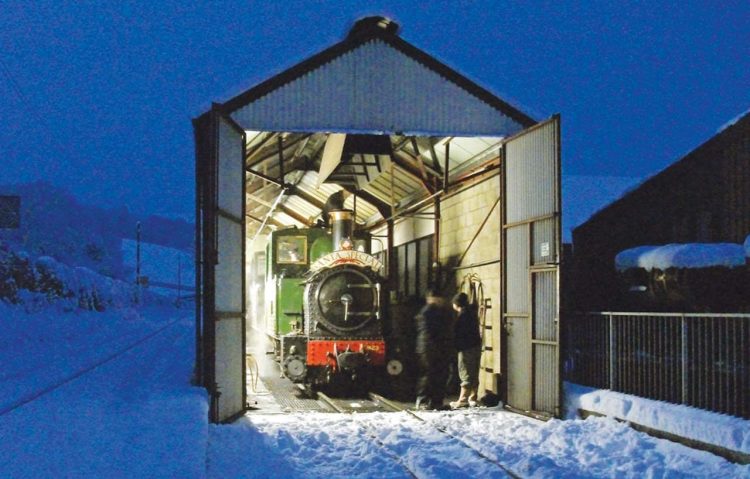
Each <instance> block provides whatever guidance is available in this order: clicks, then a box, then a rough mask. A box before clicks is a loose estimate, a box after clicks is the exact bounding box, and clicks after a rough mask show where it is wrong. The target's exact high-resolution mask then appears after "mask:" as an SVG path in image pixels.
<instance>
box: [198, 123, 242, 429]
mask: <svg viewBox="0 0 750 479" xmlns="http://www.w3.org/2000/svg"><path fill="white" fill-rule="evenodd" d="M218 132H219V139H218V140H219V141H218V145H219V149H218V155H219V158H218V169H219V171H218V175H217V182H218V195H217V209H216V211H215V212H214V214H215V217H216V223H217V241H216V259H215V260H216V264H215V267H214V268H215V269H214V275H215V276H214V285H215V292H214V294H215V302H214V308H213V309H214V314H213V315H212V319H213V323H214V324H213V327H214V328H215V334H214V338H215V344H214V355H215V357H214V361H215V362H214V374H215V376H214V380H215V382H216V388H217V389H218V392H219V393H220V395H219V396H218V399H215V401H216V404H217V410H216V411H214V412H213V414H216V415H217V416H216V417H214V418H213V420H215V421H223V420H225V419H227V418H229V417H231V416H233V415H234V414H237V413H238V412H240V411H242V410H243V409H244V407H245V397H244V395H245V374H244V373H245V370H244V367H245V366H244V363H245V362H244V297H245V296H244V289H245V288H244V284H245V277H244V274H243V271H244V269H243V268H244V263H245V257H244V236H245V235H244V228H245V226H244V218H243V216H244V191H243V188H244V187H243V184H244V178H245V167H244V158H243V148H242V144H243V135H242V134H241V133H240V132H238V131H236V130H234V129H233V128H232V127H231V126H230V125H229V124H228V123H226V122H225V121H224V120H219V129H218ZM207 327H210V325H207ZM210 386H211V385H209V387H210Z"/></svg>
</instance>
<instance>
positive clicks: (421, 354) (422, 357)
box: [414, 290, 453, 409]
mask: <svg viewBox="0 0 750 479" xmlns="http://www.w3.org/2000/svg"><path fill="white" fill-rule="evenodd" d="M425 303H426V304H425V305H424V307H423V308H422V309H421V310H420V311H419V313H418V314H417V316H416V317H415V318H414V319H415V321H416V344H415V348H414V352H415V353H416V356H417V366H418V370H419V376H418V379H417V404H416V407H417V409H444V408H445V406H444V405H443V399H444V398H445V383H446V380H447V378H448V362H449V353H448V351H449V348H450V347H451V337H452V328H453V324H452V323H453V318H452V316H453V315H452V313H451V311H450V309H448V307H447V304H446V301H445V299H444V298H443V297H442V296H440V293H438V292H437V291H435V290H430V291H428V292H427V295H426V297H425Z"/></svg>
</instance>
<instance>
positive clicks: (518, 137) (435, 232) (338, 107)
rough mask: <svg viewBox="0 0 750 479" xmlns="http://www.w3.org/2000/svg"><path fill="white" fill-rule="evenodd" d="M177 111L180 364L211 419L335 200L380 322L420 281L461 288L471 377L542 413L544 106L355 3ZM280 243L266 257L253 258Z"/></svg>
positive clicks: (550, 149) (236, 399)
mask: <svg viewBox="0 0 750 479" xmlns="http://www.w3.org/2000/svg"><path fill="white" fill-rule="evenodd" d="M193 126H194V133H195V145H196V180H197V184H196V188H197V194H196V221H197V236H196V257H197V261H196V264H197V274H196V308H197V309H196V367H195V379H196V382H197V383H198V384H199V385H201V386H203V387H205V388H206V389H207V390H208V392H209V396H210V408H209V415H210V420H211V421H213V422H224V421H230V420H232V419H233V418H235V417H237V416H238V415H239V414H242V413H243V412H244V411H245V409H246V407H247V387H246V382H247V379H246V378H247V373H248V371H247V368H248V366H247V361H246V352H247V350H248V347H249V345H250V344H251V343H252V342H254V341H256V340H257V339H258V337H259V336H263V335H264V334H265V331H266V330H267V328H266V326H267V324H268V322H269V321H274V322H275V324H277V325H278V324H280V323H283V324H284V325H292V326H293V325H294V321H295V319H298V317H299V316H300V315H301V314H302V312H300V311H297V309H298V307H297V306H295V305H293V304H292V303H293V301H291V300H290V299H289V298H292V297H293V296H294V295H295V294H298V293H295V292H294V291H293V290H294V289H295V286H296V287H298V288H302V287H303V285H302V284H300V283H299V282H297V283H293V282H291V283H290V282H286V283H285V282H284V281H283V279H284V275H285V274H286V275H289V274H290V273H289V272H290V271H293V270H294V267H299V268H300V269H305V268H310V267H311V266H312V263H314V259H315V258H316V257H318V258H319V257H320V255H321V254H322V253H316V251H317V250H316V248H318V249H320V246H319V245H320V244H321V243H320V242H319V241H318V242H316V241H317V240H318V239H319V236H321V235H319V234H318V233H315V232H314V231H317V229H321V230H322V229H325V228H326V226H327V222H328V220H329V215H328V213H329V212H330V211H341V210H344V211H350V212H351V219H352V223H353V227H354V232H352V238H353V239H354V241H355V242H357V241H359V242H361V243H362V244H361V249H360V251H367V252H368V253H369V254H371V255H372V256H373V257H374V258H375V259H376V261H378V262H379V263H382V265H383V268H382V274H383V277H384V280H383V289H384V298H385V301H386V302H387V303H388V304H387V311H388V314H389V315H390V317H391V318H392V321H394V323H396V324H401V325H403V326H404V329H408V327H407V326H408V324H409V322H411V321H412V318H413V312H414V306H415V305H416V304H418V303H419V301H420V298H421V297H422V296H423V294H424V292H425V291H426V289H427V288H428V286H430V285H432V286H437V287H438V288H440V289H441V290H442V291H444V292H445V293H446V294H448V295H450V294H452V293H455V292H457V291H459V290H461V291H466V292H467V293H469V294H470V296H471V298H472V300H473V301H474V302H475V303H476V304H477V306H478V307H479V311H480V320H481V333H482V341H483V346H482V351H483V352H482V361H481V368H480V390H483V391H490V392H493V393H495V394H497V395H499V396H500V397H501V398H502V399H503V400H504V402H505V404H506V405H507V406H509V407H511V408H513V409H515V410H518V411H521V412H527V413H534V414H542V415H545V416H558V415H560V401H561V375H560V361H559V357H560V347H559V336H560V334H559V331H560V325H559V319H560V313H559V309H560V306H559V304H560V302H559V290H560V270H559V265H560V257H561V238H562V236H561V227H560V218H561V215H560V212H561V194H560V155H561V151H560V118H559V116H553V117H552V118H550V119H548V120H545V121H541V122H539V121H536V120H535V119H533V118H531V117H530V116H528V115H527V114H525V113H523V112H522V111H520V110H519V109H517V108H515V107H514V106H512V105H510V104H509V103H507V102H505V101H503V100H501V99H500V98H498V97H497V96H495V95H494V94H492V93H491V92H489V91H488V90H486V89H484V88H483V87H481V86H479V85H477V84H476V83H474V82H472V81H471V80H469V79H467V78H466V77H465V76H463V75H461V74H460V73H459V72H457V71H455V70H453V69H451V68H450V67H448V66H446V65H445V64H443V63H441V62H440V61H438V60H436V59H435V58H433V57H432V56H430V55H428V54H427V53H425V52H423V51H422V50H420V49H418V48H416V47H415V46H413V45H411V44H409V43H408V42H406V41H405V40H404V39H402V38H401V36H400V35H399V26H398V25H397V24H396V23H394V22H392V21H391V20H388V19H386V18H383V17H368V18H364V19H362V20H359V21H358V22H356V23H355V25H354V26H353V28H352V29H351V31H350V32H349V34H348V35H347V36H346V38H344V39H343V40H342V41H341V42H339V43H337V44H335V45H333V46H331V47H329V48H327V49H325V50H323V51H322V52H320V53H318V54H316V55H313V56H312V57H310V58H308V59H306V60H303V61H302V62H300V63H298V64H297V65H295V66H293V67H292V68H289V69H288V70H286V71H284V72H282V73H280V74H278V75H276V76H274V77H272V78H270V79H268V80H266V81H264V82H262V83H260V84H258V85H256V86H254V87H252V88H250V89H249V90H247V91H245V92H243V93H241V94H240V95H237V96H236V97H234V98H231V99H229V100H227V101H225V102H222V103H214V104H213V106H212V108H211V109H210V110H209V111H207V112H205V113H204V114H202V115H200V116H199V117H197V118H195V119H194V120H193ZM302 231H306V232H307V233H305V234H302V233H300V232H302ZM284 232H286V233H284ZM282 233H283V234H282ZM287 233H288V234H287ZM334 234H335V233H334ZM282 237H285V238H287V239H285V240H284V241H283V242H282V241H281V240H280V239H279V238H282ZM295 238H296V239H295ZM269 242H270V243H269ZM269 244H270V246H269ZM282 244H283V245H284V246H281V245H282ZM358 244H359V243H358ZM316 245H318V246H316ZM281 255H288V258H287V259H285V260H283V261H285V262H286V264H287V266H288V267H286V268H283V271H282V270H275V269H273V268H270V267H268V266H267V265H268V264H269V261H270V260H271V258H270V257H271V256H274V258H275V259H274V261H276V262H278V261H279V258H280V257H281ZM316 255H317V256H316ZM275 264H276V263H275ZM282 288H290V289H289V290H288V291H287V290H286V289H284V290H283V291H282ZM272 290H273V291H276V293H273V294H277V293H278V296H275V298H276V300H274V302H273V304H274V306H273V307H270V303H269V298H270V297H271V296H270V294H271V293H272V292H273V291H272ZM342 298H343V297H342ZM277 303H278V304H277ZM347 304H348V303H347ZM272 310H273V311H272ZM271 317H273V319H272V320H271V319H269V318H271ZM295 317H297V318H295ZM394 331H395V332H394V334H398V327H396V328H394Z"/></svg>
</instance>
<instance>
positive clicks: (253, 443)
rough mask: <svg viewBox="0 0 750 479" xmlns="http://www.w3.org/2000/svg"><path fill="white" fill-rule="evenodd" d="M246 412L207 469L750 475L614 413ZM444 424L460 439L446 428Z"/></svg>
mask: <svg viewBox="0 0 750 479" xmlns="http://www.w3.org/2000/svg"><path fill="white" fill-rule="evenodd" d="M420 415H421V416H422V417H424V418H426V419H427V421H426V422H424V423H423V422H420V421H419V420H417V419H416V418H414V417H412V416H410V415H409V414H407V413H405V412H404V413H367V414H354V415H341V414H325V413H299V414H291V415H282V414H277V415H255V414H253V415H249V416H247V417H245V418H243V419H242V420H240V421H238V422H237V423H235V424H232V425H228V426H215V427H212V428H211V429H210V433H209V434H210V436H209V452H208V469H207V470H208V474H209V476H210V477H248V478H255V477H257V478H261V477H278V478H291V477H300V478H301V477H305V478H321V479H322V478H332V477H334V478H338V477H350V478H370V477H388V478H390V477H393V478H401V477H404V478H408V477H412V476H411V474H410V472H409V471H412V472H413V473H414V475H416V476H417V477H423V478H479V477H508V475H507V474H505V473H504V471H503V470H502V469H500V468H499V467H498V466H497V465H495V464H493V462H491V461H488V460H486V459H483V458H482V457H481V456H480V455H479V454H477V453H475V452H473V451H472V450H471V449H469V448H467V447H465V446H464V445H462V444H461V442H465V443H466V444H467V445H469V446H471V447H472V448H475V449H477V450H478V451H480V452H481V455H483V456H486V457H488V458H490V459H491V460H493V461H497V462H499V463H501V464H503V466H505V467H506V468H508V469H510V470H511V471H512V472H513V473H515V474H516V475H518V476H521V477H534V478H557V477H638V478H640V477H750V466H739V465H735V464H731V463H729V462H727V461H725V460H724V459H721V458H719V457H717V456H714V455H712V454H710V453H707V452H702V451H696V450H694V449H690V448H688V447H685V446H682V445H679V444H676V443H673V442H670V441H665V440H661V439H656V438H653V437H650V436H648V435H646V434H643V433H639V432H637V431H635V430H633V429H631V428H629V427H628V426H627V425H625V424H623V423H618V422H616V421H614V420H612V419H607V418H589V419H586V420H580V419H577V420H566V421H562V420H552V421H549V422H541V421H537V420H535V419H531V418H528V417H525V416H520V415H518V414H513V413H510V412H507V411H504V410H494V409H478V410H468V411H467V410H464V411H458V412H430V413H422V412H420ZM436 426H437V427H439V428H442V429H445V430H446V431H447V432H449V433H450V434H451V435H453V436H455V437H458V438H460V439H461V442H459V441H456V440H455V439H452V438H451V437H450V436H448V435H446V434H444V433H442V432H440V430H439V429H438V428H437V427H436Z"/></svg>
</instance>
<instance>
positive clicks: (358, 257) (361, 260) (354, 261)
mask: <svg viewBox="0 0 750 479" xmlns="http://www.w3.org/2000/svg"><path fill="white" fill-rule="evenodd" d="M341 265H354V266H359V267H362V268H370V269H372V270H373V271H374V272H376V273H378V272H379V271H380V270H381V269H382V268H383V263H381V262H380V261H378V259H377V258H376V257H374V256H370V255H369V254H367V253H363V252H361V251H355V250H341V251H334V252H333V253H328V254H327V255H325V256H322V257H321V258H318V260H317V261H316V262H314V263H313V264H311V265H310V271H311V272H314V271H318V270H321V269H325V268H333V267H334V266H341Z"/></svg>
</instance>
